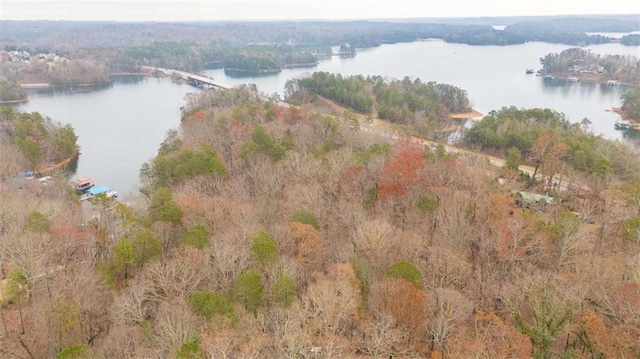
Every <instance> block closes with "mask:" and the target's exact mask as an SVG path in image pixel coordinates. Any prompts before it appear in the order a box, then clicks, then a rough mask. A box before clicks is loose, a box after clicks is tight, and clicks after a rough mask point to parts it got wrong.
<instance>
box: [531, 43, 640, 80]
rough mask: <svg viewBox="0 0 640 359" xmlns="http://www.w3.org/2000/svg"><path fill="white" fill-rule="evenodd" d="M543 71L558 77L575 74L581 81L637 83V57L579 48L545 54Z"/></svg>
mask: <svg viewBox="0 0 640 359" xmlns="http://www.w3.org/2000/svg"><path fill="white" fill-rule="evenodd" d="M542 62H543V67H542V71H543V72H544V73H548V74H552V75H554V76H557V77H577V78H579V79H581V80H586V81H594V82H606V81H608V80H615V81H619V82H621V83H624V84H628V85H631V86H638V85H639V84H640V58H638V57H637V56H627V55H609V54H607V55H599V54H594V53H592V52H591V51H589V50H585V49H581V48H577V47H576V48H571V49H567V50H564V51H562V52H560V53H550V54H547V55H546V56H545V57H544V58H543V60H542Z"/></svg>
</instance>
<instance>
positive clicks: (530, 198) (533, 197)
mask: <svg viewBox="0 0 640 359" xmlns="http://www.w3.org/2000/svg"><path fill="white" fill-rule="evenodd" d="M518 194H519V195H520V196H521V197H522V200H523V201H525V202H540V201H544V202H545V203H547V204H553V197H551V196H547V195H544V194H537V193H532V192H523V191H520V192H518Z"/></svg>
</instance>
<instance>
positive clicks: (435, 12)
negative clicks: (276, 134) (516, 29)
mask: <svg viewBox="0 0 640 359" xmlns="http://www.w3.org/2000/svg"><path fill="white" fill-rule="evenodd" d="M558 14H640V1H639V0H581V1H575V0H570V1H567V0H421V1H418V0H275V1H274V0H235V1H232V0H222V1H221V0H209V1H203V0H182V1H177V0H176V1H163V0H160V1H157V0H135V1H125V0H107V1H105V0H67V1H60V0H0V19H2V20H41V19H44V20H124V21H130V20H157V21H167V20H257V19H371V18H416V17H475V16H509V15H558Z"/></svg>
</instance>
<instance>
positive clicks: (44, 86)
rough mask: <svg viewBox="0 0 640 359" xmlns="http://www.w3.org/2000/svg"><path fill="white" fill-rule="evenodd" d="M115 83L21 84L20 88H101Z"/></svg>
mask: <svg viewBox="0 0 640 359" xmlns="http://www.w3.org/2000/svg"><path fill="white" fill-rule="evenodd" d="M110 83H113V81H108V82H95V83H88V84H71V85H54V84H50V83H45V82H42V83H29V84H20V87H22V88H23V89H41V88H49V87H90V86H99V85H108V84H110Z"/></svg>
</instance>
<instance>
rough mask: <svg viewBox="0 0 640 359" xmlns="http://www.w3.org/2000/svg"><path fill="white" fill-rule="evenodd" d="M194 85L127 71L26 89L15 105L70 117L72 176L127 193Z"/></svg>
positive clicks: (62, 118) (134, 188) (67, 119)
mask: <svg viewBox="0 0 640 359" xmlns="http://www.w3.org/2000/svg"><path fill="white" fill-rule="evenodd" d="M193 91H196V89H194V88H193V87H191V86H188V85H186V84H177V83H173V82H171V81H170V80H168V79H158V78H151V77H142V76H127V77H118V78H116V79H115V81H114V82H113V83H112V84H110V85H108V86H100V87H81V88H66V89H39V90H29V99H30V100H29V102H27V103H25V104H22V105H20V106H18V107H19V108H20V109H21V110H23V111H28V112H31V111H38V112H40V113H43V114H45V115H47V116H49V117H51V118H52V119H53V120H54V121H58V122H64V123H70V124H71V125H72V126H73V128H74V129H75V131H76V134H77V135H78V144H79V145H80V151H81V154H80V158H79V160H78V166H77V169H76V174H75V177H84V176H91V177H93V178H94V180H95V182H96V185H104V186H109V187H111V189H113V190H115V191H117V192H118V193H119V194H120V195H121V196H122V195H124V196H125V197H126V194H127V193H131V192H134V191H137V188H138V183H139V180H138V173H139V171H140V167H141V166H142V164H143V163H145V162H147V161H149V160H151V159H152V158H153V157H154V156H155V155H156V152H157V150H158V146H159V145H160V143H161V142H162V141H163V140H164V138H165V137H166V134H167V131H168V130H170V129H172V128H176V127H177V126H178V125H179V123H180V106H182V103H183V98H184V95H185V94H187V93H188V92H193Z"/></svg>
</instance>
